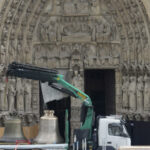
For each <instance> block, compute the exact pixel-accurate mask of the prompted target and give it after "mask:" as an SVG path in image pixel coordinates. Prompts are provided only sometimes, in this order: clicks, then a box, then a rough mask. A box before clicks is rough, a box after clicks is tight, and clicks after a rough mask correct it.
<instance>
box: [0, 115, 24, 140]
mask: <svg viewBox="0 0 150 150" xmlns="http://www.w3.org/2000/svg"><path fill="white" fill-rule="evenodd" d="M4 126H5V131H4V135H3V136H2V138H1V139H0V142H1V143H16V141H20V140H26V138H25V137H24V135H23V132H22V126H21V120H20V119H19V118H7V119H5V121H4Z"/></svg>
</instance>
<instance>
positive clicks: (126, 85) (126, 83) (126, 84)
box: [122, 76, 129, 109]
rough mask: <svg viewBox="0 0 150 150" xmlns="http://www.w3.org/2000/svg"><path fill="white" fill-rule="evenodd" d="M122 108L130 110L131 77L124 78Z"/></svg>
mask: <svg viewBox="0 0 150 150" xmlns="http://www.w3.org/2000/svg"><path fill="white" fill-rule="evenodd" d="M122 80H123V83H122V106H123V108H125V109H128V108H129V99H128V92H129V91H128V88H129V77H128V76H123V77H122Z"/></svg>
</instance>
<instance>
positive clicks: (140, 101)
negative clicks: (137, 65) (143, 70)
mask: <svg viewBox="0 0 150 150" xmlns="http://www.w3.org/2000/svg"><path fill="white" fill-rule="evenodd" d="M143 90H144V83H143V76H139V77H138V78H137V91H136V95H137V111H138V112H139V113H140V112H142V110H143V98H144V97H143Z"/></svg>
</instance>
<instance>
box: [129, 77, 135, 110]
mask: <svg viewBox="0 0 150 150" xmlns="http://www.w3.org/2000/svg"><path fill="white" fill-rule="evenodd" d="M129 81H130V82H129V109H130V110H131V111H135V110H136V76H133V75H131V76H130V78H129Z"/></svg>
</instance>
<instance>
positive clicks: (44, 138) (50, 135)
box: [34, 110, 63, 144]
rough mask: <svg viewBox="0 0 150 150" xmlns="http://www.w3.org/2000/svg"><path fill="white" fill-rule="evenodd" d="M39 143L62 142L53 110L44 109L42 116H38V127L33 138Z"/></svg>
mask: <svg viewBox="0 0 150 150" xmlns="http://www.w3.org/2000/svg"><path fill="white" fill-rule="evenodd" d="M34 142H35V143H39V144H55V143H62V142H63V139H62V137H61V136H60V134H59V129H58V118H57V117H56V116H54V111H53V110H50V111H49V110H45V111H44V116H43V117H41V118H40V129H39V133H38V136H37V137H36V138H35V140H34Z"/></svg>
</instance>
